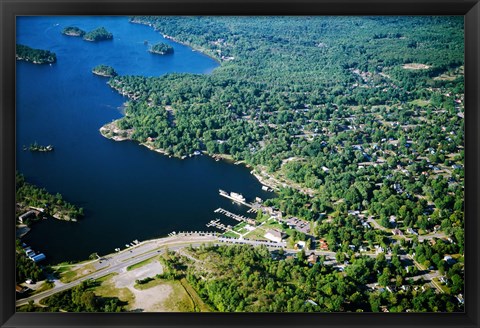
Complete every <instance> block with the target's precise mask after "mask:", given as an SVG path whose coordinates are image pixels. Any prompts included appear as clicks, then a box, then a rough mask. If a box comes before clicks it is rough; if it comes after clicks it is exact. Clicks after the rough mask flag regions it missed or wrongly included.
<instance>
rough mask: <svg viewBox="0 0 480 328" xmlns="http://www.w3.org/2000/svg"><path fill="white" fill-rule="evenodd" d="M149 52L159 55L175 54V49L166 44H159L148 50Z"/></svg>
mask: <svg viewBox="0 0 480 328" xmlns="http://www.w3.org/2000/svg"><path fill="white" fill-rule="evenodd" d="M148 51H149V52H151V53H153V54H158V55H167V54H173V47H172V46H170V45H168V44H166V43H163V42H161V43H157V44H154V45H153V46H151V47H150V48H149V49H148Z"/></svg>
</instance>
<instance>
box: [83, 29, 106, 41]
mask: <svg viewBox="0 0 480 328" xmlns="http://www.w3.org/2000/svg"><path fill="white" fill-rule="evenodd" d="M83 39H84V40H86V41H103V40H111V39H113V34H112V33H110V32H108V31H107V30H106V29H105V27H103V26H102V27H98V28H96V29H94V30H92V31H90V32H88V33H86V34H85V35H84V36H83Z"/></svg>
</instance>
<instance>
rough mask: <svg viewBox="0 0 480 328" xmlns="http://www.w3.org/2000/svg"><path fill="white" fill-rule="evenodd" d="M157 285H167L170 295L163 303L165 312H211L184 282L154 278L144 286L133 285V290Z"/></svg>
mask: <svg viewBox="0 0 480 328" xmlns="http://www.w3.org/2000/svg"><path fill="white" fill-rule="evenodd" d="M159 285H168V286H170V287H171V288H172V290H173V291H172V293H171V294H170V296H169V297H168V298H167V299H166V300H165V301H164V303H163V304H162V305H163V308H164V309H165V311H167V312H211V309H210V307H209V306H208V305H207V304H205V303H204V302H203V301H202V299H201V298H200V296H198V294H197V292H196V291H195V290H194V289H193V288H192V286H190V284H189V283H188V282H187V281H186V280H185V279H181V280H164V279H159V278H155V279H153V280H152V281H149V282H147V283H146V284H135V286H134V288H135V289H138V290H145V289H149V288H153V287H156V286H159Z"/></svg>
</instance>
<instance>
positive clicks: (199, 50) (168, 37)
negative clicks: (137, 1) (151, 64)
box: [129, 19, 222, 65]
mask: <svg viewBox="0 0 480 328" xmlns="http://www.w3.org/2000/svg"><path fill="white" fill-rule="evenodd" d="M129 22H130V23H133V24H139V25H145V26H149V27H151V28H153V30H154V31H155V32H158V33H160V34H161V35H162V36H163V37H164V38H165V39H167V40H171V41H173V42H176V43H178V44H181V45H183V46H186V47H189V48H191V49H192V50H194V51H198V52H200V53H201V54H203V55H205V56H207V57H209V58H211V59H213V60H214V61H216V62H217V63H218V64H219V65H221V64H222V61H221V60H220V59H218V58H217V57H214V56H213V55H211V54H209V53H207V52H206V51H205V50H204V49H199V48H196V47H194V46H193V45H191V44H188V43H186V42H183V41H179V40H178V39H176V38H174V37H173V36H170V35H167V34H164V33H162V32H161V31H160V30H159V29H156V28H155V27H154V26H153V25H152V24H149V23H144V22H140V21H137V20H135V19H132V20H129Z"/></svg>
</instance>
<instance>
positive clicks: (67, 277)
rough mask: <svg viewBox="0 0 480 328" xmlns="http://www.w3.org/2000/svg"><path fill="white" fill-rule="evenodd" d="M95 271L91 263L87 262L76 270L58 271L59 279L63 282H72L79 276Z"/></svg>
mask: <svg viewBox="0 0 480 328" xmlns="http://www.w3.org/2000/svg"><path fill="white" fill-rule="evenodd" d="M95 271H97V270H96V269H95V266H94V265H93V264H87V265H85V266H83V267H82V268H81V269H78V270H66V271H63V272H61V273H60V281H61V282H63V283H69V282H72V281H74V280H76V279H78V278H80V277H83V276H86V275H87V274H90V273H93V272H95Z"/></svg>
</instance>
